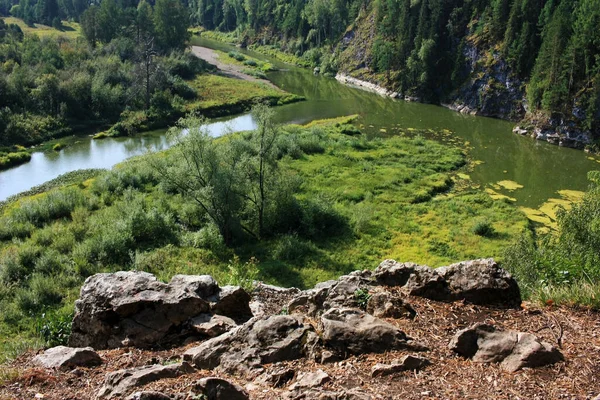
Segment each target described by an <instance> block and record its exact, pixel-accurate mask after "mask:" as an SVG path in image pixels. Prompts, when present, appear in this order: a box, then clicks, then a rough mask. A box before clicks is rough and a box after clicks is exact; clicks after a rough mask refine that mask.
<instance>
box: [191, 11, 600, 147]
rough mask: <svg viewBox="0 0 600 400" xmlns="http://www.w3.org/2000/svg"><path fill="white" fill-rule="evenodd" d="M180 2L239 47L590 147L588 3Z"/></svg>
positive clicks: (596, 50) (599, 49)
mask: <svg viewBox="0 0 600 400" xmlns="http://www.w3.org/2000/svg"><path fill="white" fill-rule="evenodd" d="M191 7H192V15H193V18H194V19H195V22H196V23H199V24H203V25H205V26H206V27H207V28H208V29H218V30H222V31H234V32H235V34H236V35H237V36H238V37H239V38H240V41H241V42H243V43H244V44H249V45H252V44H258V45H261V46H264V45H274V46H277V47H279V48H280V49H283V50H285V51H287V52H289V53H293V54H295V55H296V56H298V57H302V58H303V59H304V60H305V61H306V62H307V63H308V64H310V65H312V66H313V67H318V68H319V69H318V70H319V71H320V72H321V73H328V74H329V73H335V72H341V73H343V74H345V75H350V76H352V77H355V78H358V79H363V80H366V81H368V82H371V83H375V84H378V85H380V86H382V87H384V88H385V89H386V90H388V91H389V92H390V93H393V94H395V95H399V96H402V97H404V98H408V99H410V100H418V101H424V102H430V103H438V104H448V105H449V106H450V107H452V108H454V109H457V110H459V111H461V112H467V113H473V114H480V115H486V116H492V117H497V118H502V119H509V120H513V121H523V123H522V124H521V125H520V127H519V129H517V131H518V132H519V133H522V134H531V135H532V136H534V137H536V138H538V139H542V140H548V141H551V142H553V143H557V144H560V145H564V146H572V147H584V146H586V145H587V146H589V147H590V148H591V149H594V147H595V146H594V144H593V142H594V140H595V139H597V138H598V137H599V136H600V130H599V129H600V126H599V120H600V95H599V93H600V58H599V57H598V55H599V54H600V45H599V43H600V33H599V31H598V29H596V27H597V26H598V24H599V23H600V7H599V6H598V4H597V2H594V1H592V0H585V1H579V2H575V1H573V0H551V1H546V0H543V1H539V2H532V1H529V0H516V1H512V2H511V1H508V0H478V1H457V2H453V3H451V4H450V3H447V2H443V1H440V0H420V1H414V0H379V1H374V2H369V1H361V0H352V1H343V0H308V1H306V0H296V1H293V2H282V1H280V0H269V1H267V0H260V1H253V2H245V3H243V4H242V3H241V2H238V1H235V0H231V1H224V0H213V1H209V2H199V3H197V4H195V3H194V4H192V5H191ZM221 10H222V13H221ZM217 11H219V12H217Z"/></svg>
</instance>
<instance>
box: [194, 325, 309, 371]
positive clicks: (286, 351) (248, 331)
mask: <svg viewBox="0 0 600 400" xmlns="http://www.w3.org/2000/svg"><path fill="white" fill-rule="evenodd" d="M317 343H318V337H317V335H316V334H315V332H314V329H313V328H312V326H310V325H305V324H304V323H302V322H301V321H300V320H299V319H297V318H294V317H292V316H289V315H274V316H271V317H257V318H253V319H251V320H250V321H248V322H246V323H245V324H244V325H241V326H239V327H237V328H235V329H233V330H232V331H229V332H227V333H225V334H223V335H221V336H219V337H216V338H214V339H210V340H208V341H206V342H203V343H202V344H200V345H199V346H198V347H194V348H192V349H189V350H188V351H187V352H186V353H185V354H184V355H183V359H184V360H185V361H189V362H191V363H192V364H193V365H194V366H196V367H197V368H201V369H211V370H212V369H215V368H219V369H220V370H222V371H225V372H227V373H241V374H246V375H248V376H252V375H253V374H255V373H257V371H258V370H260V368H261V366H262V365H263V364H271V363H275V362H278V361H287V360H295V359H298V358H301V357H304V356H307V355H310V354H312V352H313V351H314V348H315V347H316V346H317Z"/></svg>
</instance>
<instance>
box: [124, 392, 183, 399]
mask: <svg viewBox="0 0 600 400" xmlns="http://www.w3.org/2000/svg"><path fill="white" fill-rule="evenodd" d="M127 400H172V398H171V396H167V395H166V394H163V393H160V392H135V393H134V394H132V395H131V396H129V397H128V398H127Z"/></svg>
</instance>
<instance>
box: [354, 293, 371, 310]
mask: <svg viewBox="0 0 600 400" xmlns="http://www.w3.org/2000/svg"><path fill="white" fill-rule="evenodd" d="M371 297H372V296H371V294H370V293H369V290H368V289H358V290H356V292H354V300H356V302H357V303H358V307H360V308H362V309H363V310H366V309H367V304H368V303H369V300H371Z"/></svg>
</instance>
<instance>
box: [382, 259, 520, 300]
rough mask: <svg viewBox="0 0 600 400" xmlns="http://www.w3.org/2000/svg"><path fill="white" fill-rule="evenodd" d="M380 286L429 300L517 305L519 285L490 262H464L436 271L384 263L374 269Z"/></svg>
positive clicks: (396, 263) (414, 266)
mask: <svg viewBox="0 0 600 400" xmlns="http://www.w3.org/2000/svg"><path fill="white" fill-rule="evenodd" d="M374 277H375V279H376V280H377V282H379V283H380V284H384V285H388V286H402V287H404V288H405V289H406V290H407V292H408V293H409V294H410V295H413V296H421V297H426V298H429V299H432V300H441V301H455V300H467V301H469V302H471V303H475V304H497V305H507V306H519V305H520V304H521V294H520V291H519V285H518V284H517V282H516V281H515V279H514V278H513V277H512V276H511V275H510V273H508V272H507V271H506V270H504V269H502V268H500V267H499V266H498V264H496V263H495V262H494V260H493V259H482V260H473V261H464V262H461V263H457V264H453V265H450V266H448V267H441V268H437V269H433V268H429V267H427V266H421V265H416V264H412V263H398V262H396V261H394V260H385V261H384V262H382V263H381V264H380V265H379V266H378V267H377V269H376V270H375V273H374Z"/></svg>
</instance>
